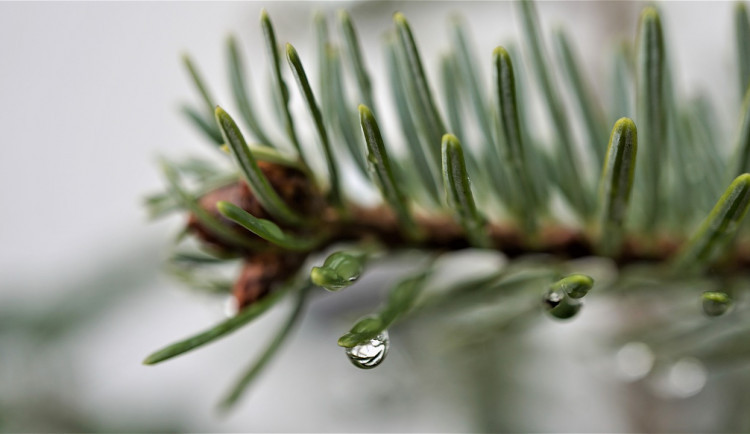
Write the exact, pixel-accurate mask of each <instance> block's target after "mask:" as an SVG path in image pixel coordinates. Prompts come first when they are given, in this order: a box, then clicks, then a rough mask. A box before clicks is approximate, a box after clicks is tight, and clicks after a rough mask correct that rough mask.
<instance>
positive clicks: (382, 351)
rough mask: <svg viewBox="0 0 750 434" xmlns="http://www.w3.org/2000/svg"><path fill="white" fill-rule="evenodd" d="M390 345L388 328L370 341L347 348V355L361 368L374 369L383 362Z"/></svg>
mask: <svg viewBox="0 0 750 434" xmlns="http://www.w3.org/2000/svg"><path fill="white" fill-rule="evenodd" d="M389 347H390V339H389V338H388V330H383V332H382V333H380V334H379V335H377V336H376V337H375V338H373V339H370V341H369V342H367V343H364V344H361V345H357V346H354V347H352V348H347V349H346V355H347V356H348V357H349V360H350V361H351V362H352V364H353V365H354V366H356V367H358V368H361V369H372V368H374V367H376V366H378V365H380V364H381V363H383V360H384V359H385V356H386V355H387V354H388V348H389Z"/></svg>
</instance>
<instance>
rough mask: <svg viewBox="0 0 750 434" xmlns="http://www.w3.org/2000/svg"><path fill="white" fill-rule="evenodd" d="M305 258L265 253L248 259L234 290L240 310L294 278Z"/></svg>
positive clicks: (299, 255)
mask: <svg viewBox="0 0 750 434" xmlns="http://www.w3.org/2000/svg"><path fill="white" fill-rule="evenodd" d="M305 256H306V255H304V254H295V253H289V252H280V253H271V252H264V253H256V254H254V255H252V256H249V257H247V258H246V260H245V264H244V266H243V267H242V271H241V272H240V276H239V277H238V278H237V281H236V282H235V283H234V288H233V294H234V298H235V299H236V300H237V306H238V307H239V309H240V310H242V309H243V308H245V307H246V306H249V305H250V304H252V303H254V302H255V301H257V300H258V299H260V298H261V297H263V296H265V295H266V294H268V293H269V292H270V291H271V290H272V289H273V287H274V286H275V285H276V284H278V283H280V282H283V281H285V280H287V279H288V278H289V277H290V276H292V275H293V274H294V273H295V272H296V271H297V269H298V268H299V267H300V265H302V262H303V261H304V259H305Z"/></svg>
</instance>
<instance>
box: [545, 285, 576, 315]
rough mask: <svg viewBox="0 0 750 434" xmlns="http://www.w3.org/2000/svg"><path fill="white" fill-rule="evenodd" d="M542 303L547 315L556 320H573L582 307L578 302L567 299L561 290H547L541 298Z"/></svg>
mask: <svg viewBox="0 0 750 434" xmlns="http://www.w3.org/2000/svg"><path fill="white" fill-rule="evenodd" d="M542 303H543V305H544V308H545V309H546V310H547V313H548V314H549V315H550V316H552V317H554V318H557V319H570V318H573V317H574V316H576V315H577V314H578V312H579V311H580V310H581V306H582V305H583V304H582V303H581V302H580V301H578V300H575V299H572V298H570V297H568V295H567V294H565V291H563V290H562V289H557V290H554V289H549V290H547V292H546V293H545V294H544V297H543V298H542Z"/></svg>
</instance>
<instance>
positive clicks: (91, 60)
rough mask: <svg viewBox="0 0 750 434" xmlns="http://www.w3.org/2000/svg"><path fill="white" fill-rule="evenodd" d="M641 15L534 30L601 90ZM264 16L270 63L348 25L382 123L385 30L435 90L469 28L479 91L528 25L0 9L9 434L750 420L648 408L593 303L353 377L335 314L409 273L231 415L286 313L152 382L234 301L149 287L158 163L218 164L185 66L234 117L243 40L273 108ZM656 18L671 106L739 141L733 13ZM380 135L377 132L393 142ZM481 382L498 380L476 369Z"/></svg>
mask: <svg viewBox="0 0 750 434" xmlns="http://www.w3.org/2000/svg"><path fill="white" fill-rule="evenodd" d="M642 6H643V4H641V3H638V2H553V3H547V2H542V3H539V4H538V11H539V15H540V18H541V24H542V25H541V27H542V29H544V31H545V32H549V30H550V29H551V28H553V27H554V26H556V25H562V26H564V27H566V28H567V30H568V32H569V35H570V36H571V37H572V39H573V41H574V44H575V46H576V48H577V49H578V52H579V55H580V57H581V58H582V59H583V62H584V65H585V67H586V71H585V73H586V75H587V76H588V77H589V78H590V79H591V80H593V81H594V82H595V86H596V87H597V89H599V90H600V91H601V92H604V91H605V90H606V89H605V86H606V80H605V79H604V77H605V76H607V74H609V68H610V63H611V62H610V59H609V57H608V56H607V53H609V52H611V51H612V47H614V46H616V45H617V44H619V43H620V41H622V40H629V41H632V40H633V39H634V35H635V32H636V27H637V19H638V13H639V11H640V9H641V8H642ZM262 7H266V8H267V9H268V11H269V13H270V15H271V17H272V19H273V21H274V24H275V26H276V32H277V37H278V39H279V42H280V43H283V42H287V41H288V42H291V43H293V44H294V45H295V46H296V47H297V49H298V50H299V52H300V55H301V56H302V60H303V61H304V62H306V63H307V64H309V65H313V64H314V63H313V62H314V55H315V52H314V47H313V43H314V38H313V37H312V25H311V17H312V14H313V12H314V11H321V12H323V13H325V14H326V15H327V16H328V17H329V23H330V24H331V25H333V24H334V18H335V11H336V10H337V9H340V8H346V9H348V10H349V11H350V12H351V14H352V16H353V18H354V20H355V23H356V24H357V26H358V30H359V33H360V41H361V43H362V45H363V49H364V51H365V52H366V53H367V59H366V62H367V64H368V65H369V67H370V69H371V71H372V74H373V76H375V77H376V78H375V86H376V91H377V92H378V97H379V98H380V99H382V100H383V101H382V103H381V104H380V106H381V107H384V106H386V105H387V104H389V101H388V99H387V92H386V89H384V88H383V83H384V82H385V81H384V80H383V76H384V75H385V68H384V65H383V62H382V61H381V59H382V48H381V44H380V42H381V38H382V35H383V33H384V32H385V30H387V29H389V28H390V26H391V16H392V14H393V12H395V11H397V10H400V11H402V12H404V13H405V14H406V16H407V17H408V18H409V20H410V22H411V25H412V28H413V31H414V32H415V37H416V38H417V41H418V44H419V46H420V48H421V49H422V52H423V55H424V59H425V61H426V63H427V65H428V68H429V70H430V71H431V72H434V71H435V70H436V69H437V68H436V64H437V59H438V55H439V54H440V53H441V51H442V50H443V49H444V48H445V47H447V46H448V39H447V35H446V34H445V31H444V29H445V24H446V23H447V20H448V18H449V17H450V16H451V15H453V14H455V13H459V14H460V15H462V16H463V17H464V18H465V19H466V21H467V22H468V23H469V24H470V27H469V28H470V29H471V31H472V33H473V38H474V40H475V42H476V45H477V47H476V48H477V49H476V53H479V54H480V55H481V56H483V57H482V64H483V67H484V68H485V70H484V71H482V72H483V75H484V78H485V81H486V82H489V78H490V53H491V51H492V49H493V48H494V47H495V46H496V45H498V44H505V43H507V42H509V41H517V40H519V30H518V28H517V23H516V21H517V18H518V11H517V10H516V5H514V4H513V3H507V2H502V3H501V2H450V1H441V2H377V1H374V2H364V1H363V2H266V3H265V4H264V3H260V2H241V3H240V2H236V3H234V2H233V3H219V2H211V3H171V2H169V3H5V2H3V3H0V101H1V102H2V104H1V105H0V127H1V129H0V131H2V133H1V137H2V142H1V144H0V147H1V148H0V149H1V150H2V152H1V153H0V204H2V205H1V207H2V208H0V209H1V210H2V217H0V222H2V224H1V225H0V431H162V430H169V431H266V432H273V431H281V432H284V431H287V432H288V431H347V432H351V431H431V432H435V431H475V430H483V429H487V430H510V431H558V432H559V431H606V432H612V431H632V430H634V431H659V430H673V431H691V430H695V431H715V430H717V427H719V428H718V430H719V431H722V429H720V428H721V427H723V426H725V425H723V423H729V422H727V419H726V418H727V417H729V416H728V415H729V414H730V413H731V414H735V413H736V412H735V413H733V412H732V409H733V408H734V409H736V408H742V406H743V405H744V406H745V408H747V405H750V402H749V400H748V398H747V397H746V396H745V395H746V394H743V393H741V390H740V392H738V393H737V394H736V395H731V397H732V398H733V399H732V402H731V404H727V406H724V407H721V408H720V407H719V405H718V402H719V400H718V397H719V396H723V397H727V395H726V394H725V393H726V390H727V389H726V387H722V385H721V383H722V381H724V382H726V379H723V378H708V381H707V380H706V378H705V376H706V375H705V373H702V375H703V382H702V383H701V381H700V380H701V375H698V374H695V372H696V371H695V369H693V371H690V369H691V367H690V366H688V367H687V368H685V369H687V370H688V371H689V373H692V377H691V376H688V377H689V378H692V379H693V381H694V383H695V381H697V382H698V383H697V384H693V386H694V387H692V388H688V390H682V391H681V390H679V389H678V390H676V391H675V390H671V391H669V390H667V392H664V391H663V390H662V392H664V393H659V392H658V390H656V391H654V390H655V389H654V390H652V389H653V388H651V386H649V385H643V384H640V383H632V382H629V381H627V380H628V379H632V378H631V377H633V376H632V375H630V374H629V372H630V371H628V369H627V366H630V365H628V363H631V362H627V361H628V360H630V359H628V358H627V357H631V359H632V358H633V357H635V360H636V362H635V363H636V364H637V362H638V361H639V360H641V361H642V360H644V357H645V360H646V362H647V361H648V353H647V352H644V351H642V349H639V348H635V347H631V348H630V349H627V348H622V349H619V350H618V349H616V348H615V349H608V348H601V346H597V345H596V343H597V337H598V336H600V335H601V334H605V333H606V331H607V330H606V327H602V326H601V324H605V325H606V324H607V318H609V317H610V316H611V314H612V311H611V310H610V307H609V306H606V305H604V304H602V305H598V304H597V303H596V301H595V300H594V301H592V303H591V305H590V306H587V309H586V311H585V312H584V313H585V314H582V315H581V316H580V318H577V319H576V321H573V322H571V323H565V324H560V323H555V322H552V321H540V322H539V325H538V326H536V327H535V328H534V329H532V330H531V331H530V332H528V333H526V334H524V335H523V339H521V338H520V337H519V338H518V339H513V338H508V339H506V340H503V341H497V342H495V343H492V344H487V345H485V346H483V347H482V349H480V350H476V351H480V352H479V353H477V352H476V351H475V352H474V353H472V355H471V356H470V355H465V356H466V357H463V356H462V354H461V353H458V354H453V355H452V356H446V355H445V354H444V353H443V352H441V351H439V349H438V348H436V345H437V346H439V343H438V344H436V343H435V342H434V341H426V340H420V339H413V338H409V336H405V335H404V336H400V335H399V334H397V333H394V334H393V335H392V336H391V338H392V345H393V348H392V352H391V354H390V355H389V358H388V360H387V361H386V362H385V363H384V364H383V365H382V366H380V367H379V368H378V369H376V370H373V371H360V370H357V369H355V368H354V367H352V366H351V365H350V363H349V361H348V360H347V359H346V357H345V356H344V354H343V351H342V350H341V348H339V347H338V346H337V345H336V338H337V337H338V336H339V335H340V334H341V333H342V332H344V331H346V330H348V328H349V326H350V325H351V320H352V318H353V317H352V316H351V315H348V316H347V315H344V316H343V317H339V316H338V315H337V312H338V308H339V307H341V306H343V307H346V308H347V309H353V308H352V306H355V307H356V306H359V305H361V306H362V307H361V310H360V312H363V311H366V310H367V306H374V305H376V304H377V303H378V300H379V298H378V294H376V293H375V291H377V290H378V289H379V288H381V287H382V286H384V284H385V283H387V282H389V281H391V280H390V279H393V278H394V276H397V275H399V273H403V272H404V271H405V270H406V268H408V267H404V266H397V265H396V264H394V265H393V266H390V267H384V268H383V269H382V270H379V272H376V273H373V274H372V275H369V276H367V277H366V278H365V280H364V281H363V282H362V283H361V284H360V285H358V286H357V287H355V288H356V291H355V290H352V291H350V292H347V293H345V294H342V295H341V296H340V297H339V296H337V297H336V299H335V300H334V299H333V298H331V297H329V296H324V297H319V298H317V299H316V300H315V301H314V302H313V304H312V306H311V310H310V312H309V313H308V314H307V315H306V317H305V320H304V321H303V323H302V324H301V326H300V327H299V328H298V330H297V332H296V334H295V336H294V337H293V339H292V340H290V341H289V342H287V343H286V345H285V346H284V348H283V349H282V351H281V352H280V353H279V354H278V357H277V358H276V359H275V360H274V361H273V362H272V363H271V364H270V367H269V369H267V371H266V372H265V373H264V375H263V376H262V377H261V378H260V380H259V381H258V382H257V383H256V384H255V385H254V387H253V388H252V390H251V391H250V393H249V394H248V396H247V397H246V398H245V399H244V400H243V401H242V402H241V403H240V405H239V406H238V407H237V408H236V409H235V410H234V411H233V412H231V413H229V414H226V415H220V414H219V413H218V412H217V411H216V403H217V402H218V400H219V399H220V398H221V397H222V395H223V393H224V392H225V391H226V390H227V388H228V387H229V386H231V384H232V381H234V379H235V377H236V376H237V375H239V373H240V372H241V371H242V369H243V368H244V366H246V364H247V363H249V361H250V360H252V358H253V356H254V354H256V352H257V351H258V350H259V349H260V348H262V346H263V345H264V344H265V342H266V340H267V338H268V336H269V333H270V331H271V330H273V329H274V327H275V326H276V324H278V323H279V320H280V319H281V318H282V316H283V313H284V312H283V311H284V309H277V310H275V311H273V312H271V313H270V314H269V315H267V316H266V317H264V318H262V319H261V320H259V321H258V322H256V323H254V324H253V325H252V326H250V327H247V328H246V329H243V330H241V331H239V332H238V333H236V334H235V335H233V336H231V337H229V338H227V339H224V340H221V341H219V342H217V343H215V344H212V345H210V346H209V347H206V348H203V349H201V350H199V351H196V352H194V353H191V354H189V355H186V356H184V357H180V358H177V359H175V360H173V361H170V362H167V363H164V364H163V365H159V366H155V367H145V366H142V365H141V361H142V359H143V358H144V357H145V356H146V355H147V354H148V353H150V352H151V351H153V350H155V349H157V348H159V347H161V346H163V345H164V344H166V343H169V342H171V341H174V340H176V339H179V338H182V337H185V336H188V335H190V334H191V333H194V332H196V331H199V330H202V329H204V328H206V327H209V326H210V325H212V324H214V323H216V322H218V321H220V320H221V319H222V318H224V304H225V300H223V299H216V298H208V297H206V296H205V295H199V294H196V293H194V292H191V291H189V290H186V288H184V287H183V286H182V285H180V284H179V283H177V282H175V281H173V280H171V279H169V278H166V277H165V276H164V275H163V274H162V272H161V267H162V261H163V259H164V258H165V255H166V252H167V247H168V245H169V243H170V242H171V240H172V239H174V237H175V235H176V234H177V232H178V231H179V230H180V228H181V226H182V225H183V224H184V221H185V219H184V218H183V217H181V216H175V217H173V218H170V219H166V220H163V221H158V222H149V221H148V220H147V216H146V213H145V211H144V209H143V207H142V204H141V202H142V198H143V197H144V196H145V195H146V194H147V193H150V192H153V191H155V190H159V189H160V188H161V186H162V181H161V179H160V176H159V172H158V170H157V168H156V164H155V161H156V158H157V157H158V156H159V155H166V156H171V157H182V156H186V155H188V154H191V155H212V153H213V152H214V151H213V150H211V149H210V146H206V145H207V143H206V141H205V140H204V139H203V136H202V135H201V134H200V133H199V132H198V131H196V130H195V129H194V127H193V126H192V125H190V124H189V123H188V122H187V121H186V120H185V119H184V118H183V117H182V115H181V114H180V113H179V110H178V107H179V104H180V103H182V102H185V101H188V102H195V101H197V100H198V99H197V98H198V97H197V95H196V94H195V92H194V90H193V89H192V87H191V84H190V82H189V79H188V77H187V74H186V73H185V71H184V70H183V68H182V65H181V62H180V55H181V54H182V53H184V52H189V53H190V54H191V55H192V57H193V59H194V60H195V61H196V62H197V63H198V65H199V67H200V69H201V71H202V72H203V75H204V77H205V78H206V79H207V81H208V83H210V84H211V85H212V90H213V92H214V94H215V95H216V96H217V99H218V100H219V101H227V103H226V104H223V103H222V105H226V106H227V107H229V108H230V109H231V108H232V104H231V102H230V101H231V98H230V89H229V80H228V75H227V74H228V72H227V69H226V66H225V63H226V60H225V51H224V42H225V38H226V36H227V34H228V33H229V32H233V33H235V34H236V35H237V36H238V38H239V40H240V42H241V47H242V49H243V54H244V56H245V59H246V62H247V64H248V65H249V67H250V68H249V69H250V74H251V77H252V82H253V86H254V91H255V94H256V95H267V89H265V87H264V84H265V83H266V82H267V81H266V78H267V77H266V71H267V65H266V60H265V56H264V51H263V43H262V35H261V31H260V28H259V25H258V17H259V13H260V9H261V8H262ZM660 8H661V9H662V12H663V19H664V25H665V32H666V35H667V38H668V41H669V42H670V43H671V44H672V49H673V51H672V57H673V62H675V63H674V64H675V68H674V69H675V71H674V72H675V75H676V76H677V79H678V80H679V81H678V83H677V84H678V86H680V87H682V88H685V89H691V90H692V89H696V90H703V91H707V92H710V93H711V94H712V98H713V100H714V101H719V102H722V101H723V102H726V104H720V105H717V107H718V109H717V110H719V111H720V113H719V116H718V118H720V119H724V120H726V121H727V123H728V124H727V125H729V124H731V122H733V120H734V117H735V115H734V114H733V113H734V112H735V110H736V107H737V98H736V97H735V96H734V94H733V92H732V90H731V89H733V86H734V85H735V83H734V80H735V76H734V72H733V71H734V66H733V65H734V63H733V60H732V59H733V57H734V54H733V53H734V52H733V50H734V48H733V39H732V26H731V19H732V18H731V17H732V3H728V2H727V3H725V2H690V3H687V2H667V3H664V4H661V5H660ZM698 29H700V31H698ZM308 69H313V68H312V67H311V66H310V67H308ZM312 75H314V74H312ZM434 78H435V77H433V83H435V79H434ZM292 94H293V99H294V101H293V102H294V104H295V110H298V111H299V112H300V116H299V118H301V119H307V118H308V117H307V116H306V113H304V108H303V107H302V106H301V100H300V98H299V95H298V94H297V93H296V89H295V90H293V91H292ZM532 97H533V95H532ZM230 112H231V110H230ZM392 119H393V118H392ZM392 119H388V115H387V114H386V118H385V120H384V121H383V122H384V123H391V122H392ZM301 128H302V129H303V131H304V129H305V128H307V129H308V130H310V131H311V129H310V125H305V124H303V125H302V127H301ZM727 128H728V131H729V130H730V127H727ZM302 136H303V137H304V134H303V135H302ZM394 262H397V261H394ZM370 288H371V290H370V291H369V292H368V289H370ZM354 318H356V315H355V316H354ZM417 336H419V335H417ZM624 350H627V351H625V353H623V352H622V351H624ZM639 350H640V351H639ZM628 351H630V352H628ZM518 354H524V357H523V358H520V357H515V356H516V355H518ZM638 357H640V359H639V358H638ZM623 358H624V359H623ZM623 360H625V361H626V362H625V363H626V365H627V366H626V368H625V369H624V371H623V368H622V366H620V365H622V363H623ZM482 363H484V364H485V365H484V368H487V366H490V365H492V366H494V368H493V369H479V368H478V366H480V365H481V364H482ZM644 363H645V362H644ZM618 364H619V365H618ZM631 364H632V363H631ZM492 366H491V368H492ZM618 366H619V368H618ZM693 368H695V367H694V366H693ZM477 372H481V373H483V374H482V375H478V374H475V373H477ZM487 372H500V374H498V375H497V378H494V379H493V378H488V377H487V376H485V375H484V373H487ZM508 373H512V375H502V374H508ZM699 374H700V372H699ZM635 377H637V372H636V375H635ZM633 378H634V377H633ZM704 383H705V384H704ZM704 385H705V387H704ZM695 386H698V387H695ZM724 386H726V385H724ZM743 400H744V401H743ZM735 406H738V407H735ZM695 409H703V410H704V411H703V412H696V411H694V410H695ZM710 409H713V410H715V411H708V410H710ZM740 413H741V412H740ZM699 415H702V417H698V416H699ZM738 417H745V418H747V416H742V415H740V416H738ZM735 422H736V423H742V421H739V422H738V421H733V422H732V423H735ZM744 423H747V420H745V421H744ZM726 426H741V425H726ZM745 426H747V425H745Z"/></svg>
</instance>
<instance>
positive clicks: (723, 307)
mask: <svg viewBox="0 0 750 434" xmlns="http://www.w3.org/2000/svg"><path fill="white" fill-rule="evenodd" d="M701 299H702V300H703V312H704V313H705V314H706V315H708V316H721V315H724V314H725V313H727V311H729V309H731V308H732V299H731V297H729V295H727V294H726V293H725V292H720V291H707V292H704V293H703V295H702V296H701Z"/></svg>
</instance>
